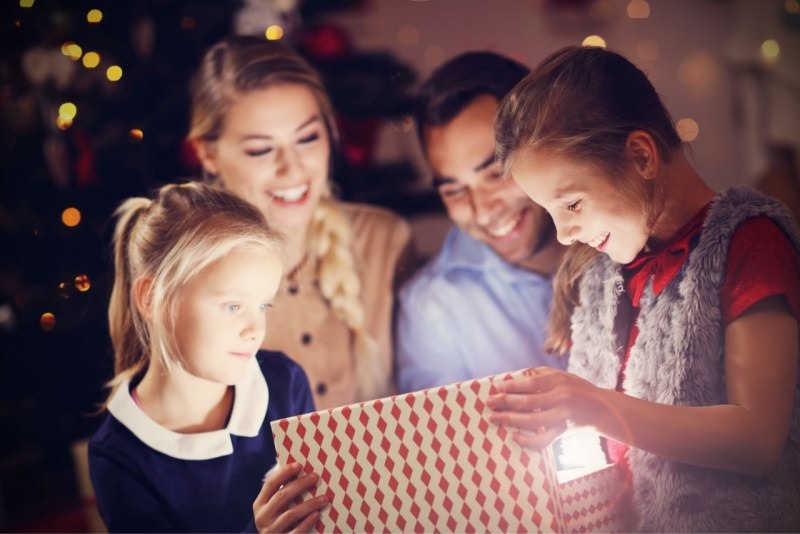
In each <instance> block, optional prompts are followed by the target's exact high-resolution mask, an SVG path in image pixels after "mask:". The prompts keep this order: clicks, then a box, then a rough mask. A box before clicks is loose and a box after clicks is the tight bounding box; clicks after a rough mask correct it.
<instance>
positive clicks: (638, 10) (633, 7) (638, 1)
mask: <svg viewBox="0 0 800 534" xmlns="http://www.w3.org/2000/svg"><path fill="white" fill-rule="evenodd" d="M628 16H629V17H630V18H632V19H646V18H648V17H649V16H650V4H648V3H647V0H631V1H630V2H628Z"/></svg>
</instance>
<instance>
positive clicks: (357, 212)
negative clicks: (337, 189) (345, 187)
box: [338, 202, 411, 238]
mask: <svg viewBox="0 0 800 534" xmlns="http://www.w3.org/2000/svg"><path fill="white" fill-rule="evenodd" d="M338 206H339V208H340V209H341V210H342V211H343V212H344V213H345V214H346V215H347V217H348V218H349V219H350V223H351V224H352V225H353V231H354V233H355V235H356V236H357V237H356V238H358V236H359V235H363V234H364V233H365V232H367V233H370V234H382V235H386V234H400V235H403V236H406V238H409V237H410V236H411V227H410V225H409V224H408V221H406V220H405V219H404V218H402V217H400V216H399V215H398V214H396V213H395V212H393V211H391V210H389V209H386V208H383V207H380V206H373V205H370V204H359V203H353V202H339V203H338Z"/></svg>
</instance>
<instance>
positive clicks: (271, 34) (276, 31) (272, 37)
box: [265, 24, 283, 41]
mask: <svg viewBox="0 0 800 534" xmlns="http://www.w3.org/2000/svg"><path fill="white" fill-rule="evenodd" d="M265 35H266V37H267V40H269V41H277V40H279V39H280V38H281V37H283V28H281V27H280V26H278V25H277V24H272V25H271V26H267V31H266V32H265Z"/></svg>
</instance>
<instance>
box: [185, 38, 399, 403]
mask: <svg viewBox="0 0 800 534" xmlns="http://www.w3.org/2000/svg"><path fill="white" fill-rule="evenodd" d="M191 89H192V113H191V126H190V130H189V139H190V140H191V141H192V142H193V144H194V145H195V147H196V149H197V153H198V155H199V157H200V160H201V162H202V164H203V168H204V171H205V172H206V173H208V174H209V175H210V176H211V179H212V180H214V181H216V182H219V183H220V184H221V185H222V186H223V187H225V188H226V189H228V190H229V191H231V192H233V193H234V194H236V195H238V196H239V197H241V198H243V199H245V200H247V201H249V202H251V203H252V204H254V205H255V206H256V207H258V208H259V210H261V212H262V213H263V214H264V216H265V217H266V218H267V220H268V221H269V222H270V224H272V225H273V226H275V227H276V228H278V229H279V230H281V231H282V232H283V233H284V234H285V235H286V237H287V261H288V263H287V274H286V277H285V278H286V283H285V284H284V290H283V291H282V292H281V293H280V294H279V295H278V296H277V298H276V299H275V303H274V307H273V308H271V309H270V311H269V313H268V321H269V324H270V325H271V329H270V332H269V334H268V335H267V338H266V340H265V342H264V348H269V349H273V350H280V351H284V352H286V353H287V354H289V355H291V357H292V358H294V359H295V360H297V362H298V363H300V365H302V366H303V368H304V369H305V370H306V373H307V374H308V377H309V381H310V383H311V387H312V392H313V395H314V400H315V403H316V404H317V407H318V408H329V407H333V406H339V405H343V404H348V403H351V402H356V401H361V400H366V399H372V398H376V397H380V396H383V395H386V394H390V393H392V392H393V386H392V353H391V346H392V344H391V323H392V320H391V315H392V309H393V307H394V287H395V277H396V275H397V274H398V270H399V269H401V268H400V267H398V266H399V265H401V264H404V262H403V259H404V257H407V250H408V246H409V242H410V230H409V227H408V224H407V223H406V222H404V221H403V220H402V219H400V218H399V217H397V216H395V215H393V214H392V213H390V212H388V211H386V210H383V209H380V208H377V207H370V206H365V205H358V204H345V203H342V202H338V201H336V200H335V199H334V198H333V196H332V194H331V189H330V168H331V154H332V151H333V147H335V146H336V141H337V133H336V124H335V118H334V114H333V110H332V108H331V104H330V101H329V99H328V96H327V94H326V93H325V90H324V88H323V85H322V82H321V80H320V77H319V75H318V73H317V72H315V71H314V69H313V68H312V67H311V66H310V65H309V64H308V63H307V62H306V61H305V60H304V59H303V58H302V57H300V56H299V55H298V54H297V53H296V52H294V51H293V50H291V49H290V48H288V47H286V46H285V45H282V44H281V43H278V42H272V41H266V40H264V39H259V38H254V37H245V36H233V37H229V38H226V39H225V40H223V41H222V42H220V43H218V44H216V45H214V46H213V47H212V48H211V49H210V50H208V51H207V53H206V54H205V56H204V57H203V60H202V62H201V65H200V67H199V69H198V71H197V73H196V74H195V76H194V79H193V80H192V87H191Z"/></svg>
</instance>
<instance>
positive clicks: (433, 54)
mask: <svg viewBox="0 0 800 534" xmlns="http://www.w3.org/2000/svg"><path fill="white" fill-rule="evenodd" d="M445 56H446V54H445V53H444V50H442V48H441V47H439V46H429V47H427V48H425V50H424V51H423V52H422V59H423V60H424V61H425V63H427V64H428V65H429V66H431V67H438V66H439V65H441V64H442V63H443V62H444V60H445Z"/></svg>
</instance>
